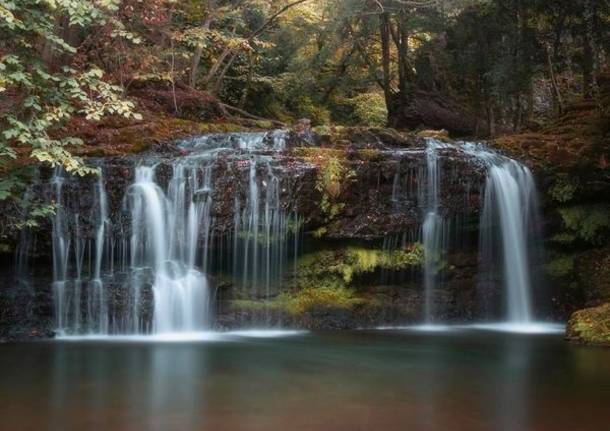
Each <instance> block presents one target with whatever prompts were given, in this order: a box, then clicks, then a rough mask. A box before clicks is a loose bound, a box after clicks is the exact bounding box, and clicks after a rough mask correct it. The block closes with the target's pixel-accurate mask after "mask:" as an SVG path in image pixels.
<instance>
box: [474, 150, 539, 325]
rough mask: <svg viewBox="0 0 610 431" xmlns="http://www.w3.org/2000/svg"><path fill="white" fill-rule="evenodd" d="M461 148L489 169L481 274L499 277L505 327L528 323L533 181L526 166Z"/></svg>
mask: <svg viewBox="0 0 610 431" xmlns="http://www.w3.org/2000/svg"><path fill="white" fill-rule="evenodd" d="M463 148H464V150H465V151H466V152H468V153H469V154H472V155H473V156H475V157H476V158H478V159H479V160H481V161H483V162H484V163H485V165H486V166H487V168H488V175H487V180H486V183H485V191H484V205H483V211H482V213H481V222H480V255H481V262H482V263H481V265H482V272H483V273H496V274H499V275H500V276H501V277H502V280H503V283H504V288H505V292H506V309H507V312H506V315H507V322H508V323H510V324H515V325H528V324H531V323H532V322H533V320H534V317H533V308H532V293H531V290H532V270H531V267H532V263H533V257H534V256H533V253H534V252H535V250H536V247H537V246H538V244H540V238H539V234H538V232H537V230H536V220H537V217H538V202H537V197H536V186H535V183H534V178H533V176H532V173H531V171H530V170H529V169H528V168H527V167H526V166H524V165H522V164H520V163H519V162H517V161H515V160H512V159H509V158H507V157H504V156H502V155H499V154H497V153H494V152H492V151H491V150H489V149H487V148H485V147H483V146H481V145H475V144H464V146H463Z"/></svg>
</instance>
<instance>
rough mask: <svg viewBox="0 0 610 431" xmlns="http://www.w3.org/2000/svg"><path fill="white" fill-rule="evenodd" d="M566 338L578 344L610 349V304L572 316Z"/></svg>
mask: <svg viewBox="0 0 610 431" xmlns="http://www.w3.org/2000/svg"><path fill="white" fill-rule="evenodd" d="M566 338H567V339H568V340H570V341H573V342H577V343H582V344H590V345H598V346H606V347H610V303H608V304H604V305H601V306H599V307H594V308H586V309H584V310H580V311H577V312H575V313H574V314H572V317H571V318H570V321H569V322H568V326H567V329H566Z"/></svg>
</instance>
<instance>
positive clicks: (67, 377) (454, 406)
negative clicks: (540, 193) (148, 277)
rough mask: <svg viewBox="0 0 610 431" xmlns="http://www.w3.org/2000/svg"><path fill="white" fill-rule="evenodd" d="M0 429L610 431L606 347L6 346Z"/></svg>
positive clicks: (432, 338) (461, 340) (386, 341)
mask: <svg viewBox="0 0 610 431" xmlns="http://www.w3.org/2000/svg"><path fill="white" fill-rule="evenodd" d="M0 429H1V430H11V431H13V430H36V431H38V430H62V431H63V430H113V431H114V430H163V431H166V430H211V431H218V430H222V431H224V430H227V431H230V430H291V431H292V430H331V431H332V430H345V431H354V430H383V431H392V430H400V431H406V430H443V431H445V430H465V431H466V430H467V431H479V430H480V431H490V430H515V431H527V430H549V431H551V430H552V431H562V430H566V431H568V430H569V431H578V430H583V431H585V430H586V431H589V430H600V431H607V430H609V429H610V349H608V350H604V349H597V348H588V347H576V346H571V345H568V344H566V343H565V342H564V341H563V340H562V339H561V336H559V335H511V334H505V333H495V332H486V331H472V330H471V331H461V332H457V331H453V332H450V333H421V332H409V331H358V332H336V333H314V334H302V335H295V336H291V337H284V338H273V339H271V338H246V337H235V336H234V337H227V338H223V339H220V340H216V341H208V342H199V343H142V342H140V343H138V342H108V341H106V342H100V341H79V342H73V341H70V342H68V341H55V342H36V343H22V344H5V345H0Z"/></svg>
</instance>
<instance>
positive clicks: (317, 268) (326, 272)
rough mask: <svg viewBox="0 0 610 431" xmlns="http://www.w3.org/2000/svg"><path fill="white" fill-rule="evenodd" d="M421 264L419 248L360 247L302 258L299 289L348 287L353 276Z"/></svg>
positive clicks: (416, 245)
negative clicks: (311, 286) (326, 286)
mask: <svg viewBox="0 0 610 431" xmlns="http://www.w3.org/2000/svg"><path fill="white" fill-rule="evenodd" d="M423 260H424V252H423V247H422V246H421V244H414V245H413V246H412V247H411V248H410V249H408V250H395V251H391V252H390V251H387V250H380V249H368V248H362V247H347V248H345V249H340V250H324V251H319V252H316V253H312V254H308V255H305V256H303V257H302V258H301V259H300V260H299V263H298V266H299V270H298V274H299V277H298V280H299V284H300V285H301V286H302V287H305V288H307V287H310V284H313V285H316V284H318V285H319V284H320V282H323V283H324V284H325V285H334V286H341V285H349V284H350V283H351V282H352V281H353V278H354V276H356V275H361V274H366V273H371V272H374V271H376V270H378V269H389V270H401V269H406V268H408V267H411V266H419V265H421V264H422V262H423Z"/></svg>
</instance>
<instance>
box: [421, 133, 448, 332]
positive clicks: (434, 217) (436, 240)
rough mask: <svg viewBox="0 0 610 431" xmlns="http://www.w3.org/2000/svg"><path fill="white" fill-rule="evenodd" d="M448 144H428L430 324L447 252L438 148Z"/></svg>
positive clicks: (426, 275) (426, 282) (426, 311)
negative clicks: (444, 256)
mask: <svg viewBox="0 0 610 431" xmlns="http://www.w3.org/2000/svg"><path fill="white" fill-rule="evenodd" d="M443 145H444V144H442V143H440V142H438V141H435V140H433V139H428V140H427V143H426V165H427V181H426V190H427V193H426V215H425V218H424V223H423V225H422V243H423V246H424V258H425V260H424V289H425V308H424V316H425V321H426V323H428V324H430V323H432V321H433V319H434V290H435V287H436V284H437V281H438V274H437V272H438V266H439V261H440V258H441V254H442V252H443V225H444V221H443V217H442V216H441V214H440V213H439V201H440V188H441V181H440V176H439V175H440V174H439V171H440V168H439V156H438V149H439V148H442V147H443Z"/></svg>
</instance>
